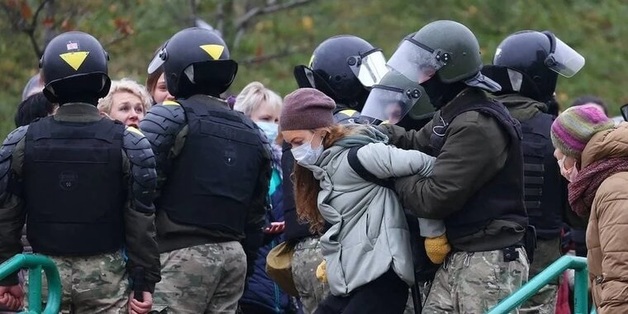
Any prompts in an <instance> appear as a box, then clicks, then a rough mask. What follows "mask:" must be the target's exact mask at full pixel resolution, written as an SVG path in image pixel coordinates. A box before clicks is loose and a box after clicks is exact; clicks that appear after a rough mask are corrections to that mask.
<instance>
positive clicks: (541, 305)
mask: <svg viewBox="0 0 628 314" xmlns="http://www.w3.org/2000/svg"><path fill="white" fill-rule="evenodd" d="M560 256H561V254H560V237H558V238H555V239H550V240H541V239H538V240H537V242H536V250H535V251H534V261H533V262H532V264H531V265H530V276H529V277H530V278H533V277H534V276H536V275H537V274H538V273H540V272H542V271H543V270H544V269H545V268H547V266H549V265H550V264H552V263H553V262H555V261H556V260H557V259H559V258H560ZM559 286H560V285H559V278H556V280H555V281H554V282H552V283H550V284H548V285H546V286H545V287H543V288H541V290H539V292H538V293H537V294H536V295H534V296H533V297H532V298H530V299H529V300H528V301H527V302H525V303H524V304H523V305H522V306H521V310H520V312H521V313H538V314H554V313H555V312H556V298H557V297H558V287H559Z"/></svg>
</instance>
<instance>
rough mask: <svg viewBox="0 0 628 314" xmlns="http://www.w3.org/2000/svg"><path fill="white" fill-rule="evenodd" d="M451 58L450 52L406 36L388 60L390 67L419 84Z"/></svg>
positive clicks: (430, 76)
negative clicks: (433, 47)
mask: <svg viewBox="0 0 628 314" xmlns="http://www.w3.org/2000/svg"><path fill="white" fill-rule="evenodd" d="M448 60H449V54H448V53H444V52H442V51H440V50H434V49H431V48H430V47H427V46H426V45H423V44H421V43H419V42H418V41H416V40H414V39H412V38H406V39H405V40H404V41H403V42H402V43H401V44H400V45H399V47H398V48H397V50H396V51H395V53H394V54H393V55H392V57H390V60H388V63H387V65H388V67H390V68H392V69H393V70H395V71H397V72H399V73H401V74H403V75H404V76H405V77H407V78H408V79H409V80H412V81H413V82H417V83H419V84H421V83H423V82H425V81H427V80H429V79H430V78H432V76H434V74H436V71H438V70H440V68H442V67H443V66H444V65H445V64H446V63H447V61H448Z"/></svg>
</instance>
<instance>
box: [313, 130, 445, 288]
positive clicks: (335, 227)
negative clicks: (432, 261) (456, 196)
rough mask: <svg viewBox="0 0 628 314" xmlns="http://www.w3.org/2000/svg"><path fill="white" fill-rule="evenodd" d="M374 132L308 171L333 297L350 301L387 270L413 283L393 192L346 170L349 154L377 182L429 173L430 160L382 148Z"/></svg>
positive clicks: (347, 142)
mask: <svg viewBox="0 0 628 314" xmlns="http://www.w3.org/2000/svg"><path fill="white" fill-rule="evenodd" d="M386 140H387V138H386V137H385V136H384V135H383V134H382V133H380V132H379V131H377V130H375V129H373V128H367V129H366V131H365V132H363V133H362V134H354V135H349V136H346V137H345V138H343V139H341V140H339V141H337V142H336V143H335V144H334V145H333V146H332V147H329V148H327V149H326V150H325V151H324V152H323V153H322V155H321V157H319V159H318V160H317V162H316V163H315V165H309V166H307V167H306V168H308V169H310V170H311V171H312V172H313V173H314V177H315V178H316V179H317V180H319V181H320V187H321V191H320V192H319V194H318V208H319V210H320V212H321V214H322V216H323V218H324V219H325V220H326V221H327V222H328V223H330V224H331V227H330V228H329V230H327V232H325V234H324V235H323V236H322V237H321V247H322V251H323V255H324V257H325V260H326V261H327V277H328V282H329V287H330V291H331V293H332V294H333V295H336V296H344V295H348V294H349V293H350V292H352V291H353V290H354V289H356V288H358V287H360V286H362V285H364V284H367V283H369V282H371V281H373V280H375V279H377V278H379V277H380V276H381V275H383V274H384V273H385V272H387V271H388V270H389V269H391V268H392V269H393V271H394V272H395V273H396V274H397V275H398V276H399V277H400V278H401V279H402V280H403V281H405V282H406V283H407V284H408V285H411V284H412V283H413V282H414V273H413V265H412V254H411V250H410V233H409V231H408V224H407V222H406V218H405V215H404V211H403V208H402V206H401V204H400V202H399V199H398V197H397V195H396V194H395V191H393V190H392V189H388V188H385V187H383V186H380V185H377V184H375V183H372V182H369V181H365V180H364V179H362V178H361V177H360V176H359V175H358V174H357V173H356V172H355V171H354V170H353V168H351V166H350V165H349V162H348V159H347V155H348V152H349V149H350V148H351V147H354V146H361V148H360V149H359V150H358V153H357V156H358V159H359V160H360V162H361V163H362V164H363V166H364V168H366V170H368V171H369V172H371V173H372V174H373V175H375V176H376V177H378V178H381V179H385V178H391V177H401V176H407V175H411V174H423V175H427V174H429V173H431V169H432V164H433V161H434V158H433V157H430V156H428V155H426V154H424V153H421V152H419V151H404V150H401V149H398V148H395V147H392V146H388V145H386V144H385V142H386Z"/></svg>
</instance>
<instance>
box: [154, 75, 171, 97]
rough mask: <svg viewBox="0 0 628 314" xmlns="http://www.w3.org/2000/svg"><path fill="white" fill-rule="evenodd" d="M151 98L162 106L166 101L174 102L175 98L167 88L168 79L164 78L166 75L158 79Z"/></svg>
mask: <svg viewBox="0 0 628 314" xmlns="http://www.w3.org/2000/svg"><path fill="white" fill-rule="evenodd" d="M150 93H151V96H153V99H154V100H155V103H156V104H160V103H162V102H164V101H166V100H174V97H172V95H170V93H169V92H168V87H167V86H166V79H165V78H164V74H163V73H161V75H160V76H159V79H157V84H156V85H155V88H153V90H152V91H150Z"/></svg>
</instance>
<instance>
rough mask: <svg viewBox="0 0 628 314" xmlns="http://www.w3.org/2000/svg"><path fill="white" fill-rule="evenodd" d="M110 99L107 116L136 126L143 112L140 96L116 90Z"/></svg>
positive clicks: (142, 116)
mask: <svg viewBox="0 0 628 314" xmlns="http://www.w3.org/2000/svg"><path fill="white" fill-rule="evenodd" d="M112 100H113V104H112V105H111V111H110V112H109V117H110V118H111V119H114V120H118V121H120V122H122V123H124V124H125V125H127V126H134V127H136V128H137V127H138V126H139V124H140V121H141V120H142V119H144V113H145V112H144V105H143V104H142V100H141V99H140V97H139V96H137V95H135V94H132V93H129V92H117V93H115V94H113V95H112Z"/></svg>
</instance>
